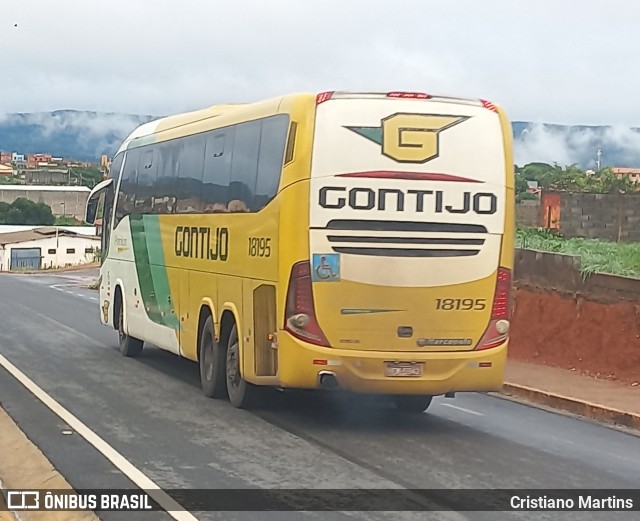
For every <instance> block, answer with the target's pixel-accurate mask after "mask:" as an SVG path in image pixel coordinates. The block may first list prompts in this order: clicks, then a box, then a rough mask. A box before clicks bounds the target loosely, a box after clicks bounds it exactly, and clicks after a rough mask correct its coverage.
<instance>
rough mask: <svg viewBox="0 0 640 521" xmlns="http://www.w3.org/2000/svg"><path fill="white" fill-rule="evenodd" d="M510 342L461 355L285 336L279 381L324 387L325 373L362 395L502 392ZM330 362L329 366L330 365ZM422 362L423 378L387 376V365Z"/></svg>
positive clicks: (280, 342) (299, 386)
mask: <svg viewBox="0 0 640 521" xmlns="http://www.w3.org/2000/svg"><path fill="white" fill-rule="evenodd" d="M507 349H508V341H507V342H505V343H504V344H502V345H501V346H498V347H496V348H493V349H486V350H484V351H459V352H432V353H415V352H385V351H353V350H346V349H334V348H325V347H318V346H315V345H313V344H308V343H305V342H300V341H299V340H297V339H295V338H294V337H292V336H291V335H289V334H287V333H284V332H281V333H280V335H279V338H278V351H279V371H278V374H279V379H280V385H281V386H282V387H285V388H296V389H320V388H322V386H320V384H319V375H320V373H322V372H325V373H326V372H330V373H333V374H334V375H335V378H336V379H337V382H338V388H339V389H344V390H348V391H352V392H356V393H384V394H420V395H434V396H435V395H440V394H445V393H448V392H463V391H475V392H488V391H499V390H501V389H502V384H503V381H504V371H505V365H506V359H507ZM325 361H326V363H325ZM387 361H401V362H421V363H423V364H424V365H423V373H422V376H419V377H414V376H402V377H397V376H394V377H389V376H385V364H384V363H385V362H387Z"/></svg>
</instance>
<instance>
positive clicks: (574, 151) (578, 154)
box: [514, 123, 640, 168]
mask: <svg viewBox="0 0 640 521" xmlns="http://www.w3.org/2000/svg"><path fill="white" fill-rule="evenodd" d="M598 149H600V150H601V158H600V160H601V166H640V131H639V130H638V129H634V128H631V127H628V126H624V125H615V126H611V127H575V126H558V125H546V124H541V123H534V124H530V125H528V126H526V127H525V128H524V129H523V130H522V131H521V133H520V134H519V135H516V136H515V140H514V156H515V162H516V164H518V165H525V164H527V163H531V162H536V161H539V162H545V163H554V162H555V163H558V164H560V165H561V166H565V165H571V164H574V163H577V164H578V165H579V166H581V167H582V168H594V167H595V166H596V157H597V152H598Z"/></svg>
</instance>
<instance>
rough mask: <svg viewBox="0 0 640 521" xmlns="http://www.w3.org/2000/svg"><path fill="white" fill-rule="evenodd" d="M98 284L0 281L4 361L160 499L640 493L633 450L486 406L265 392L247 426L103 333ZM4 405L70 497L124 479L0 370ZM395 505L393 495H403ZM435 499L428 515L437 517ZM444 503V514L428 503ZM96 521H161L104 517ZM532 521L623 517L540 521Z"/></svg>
mask: <svg viewBox="0 0 640 521" xmlns="http://www.w3.org/2000/svg"><path fill="white" fill-rule="evenodd" d="M95 273H96V272H95V271H93V272H89V273H87V272H75V273H68V274H64V275H62V274H59V275H51V274H42V275H7V274H0V354H2V355H4V356H5V357H6V358H7V359H8V360H9V361H10V362H11V363H13V364H14V365H15V366H17V367H18V368H19V369H20V370H21V371H22V372H24V373H25V374H26V375H27V376H28V377H29V378H31V379H32V380H33V381H34V382H35V383H36V384H37V385H38V386H40V387H41V388H42V389H43V390H45V391H46V392H47V393H48V394H49V395H50V396H51V397H53V398H54V399H55V400H56V401H58V402H59V403H60V404H61V405H62V406H63V407H65V408H66V409H67V410H69V411H70V412H71V413H73V414H74V415H75V416H76V417H77V418H79V419H80V420H81V421H82V422H84V424H85V425H87V426H88V427H90V428H91V429H92V430H93V431H94V432H95V433H96V434H97V435H98V436H100V437H101V438H103V439H104V440H105V441H107V442H108V443H109V444H110V445H111V446H112V447H113V448H114V449H115V450H116V451H118V452H119V453H120V454H121V455H122V456H124V457H125V458H126V459H127V460H128V461H129V462H131V463H132V464H133V465H134V466H135V467H137V469H139V470H140V471H141V472H143V473H144V474H145V475H146V476H148V477H149V478H150V479H152V480H153V481H154V482H155V483H157V484H158V485H159V486H161V487H163V488H165V489H205V488H209V489H215V488H228V489H233V488H255V487H260V488H289V489H298V488H333V489H343V490H344V489H353V488H361V489H370V488H400V489H449V488H454V489H457V488H472V489H473V488H488V489H491V488H547V489H551V488H574V487H575V488H593V489H597V488H602V487H605V488H635V489H637V488H639V483H640V437H637V436H634V435H632V434H629V433H625V432H620V431H618V430H615V429H612V428H608V427H606V426H601V425H597V424H594V423H591V422H587V421H582V420H580V419H577V418H573V417H569V416H565V415H561V414H556V413H553V412H548V411H544V410H540V409H536V408H533V407H529V406H527V405H523V404H520V403H516V402H513V401H509V400H506V399H501V398H498V397H494V396H488V395H480V394H468V395H458V396H457V397H456V398H455V399H453V400H451V399H444V398H437V399H436V400H434V403H433V404H432V406H431V408H430V409H429V412H428V413H426V414H422V415H419V416H414V417H406V416H402V415H398V414H396V413H395V412H394V411H393V410H392V409H391V408H386V407H383V406H380V405H379V404H374V403H372V402H371V401H370V400H364V399H355V398H345V397H338V396H332V395H318V394H313V393H303V392H294V393H290V392H287V393H280V392H276V391H273V392H271V393H270V394H269V400H268V401H267V404H266V407H264V408H262V409H260V410H257V411H252V412H247V411H242V410H238V409H234V408H232V407H231V406H230V405H229V404H228V403H227V402H224V401H218V400H211V399H207V398H205V397H204V396H203V395H202V394H201V392H200V387H199V376H198V370H197V365H196V364H194V363H192V362H189V361H186V360H181V359H179V358H178V357H176V356H174V355H171V354H169V353H165V352H163V351H160V350H159V349H156V348H153V347H150V348H149V347H145V350H144V352H143V355H142V356H141V357H140V358H138V359H126V358H124V357H122V356H121V355H120V354H119V352H118V349H117V335H116V333H115V332H114V331H113V330H110V329H108V328H105V327H103V326H101V325H100V324H99V320H98V303H97V292H95V291H92V290H89V289H85V288H83V287H82V286H83V285H86V283H87V282H88V281H89V280H91V277H92V276H93V275H95ZM0 401H1V402H2V406H3V407H4V408H5V410H6V411H7V412H8V413H9V414H10V415H11V416H12V417H13V418H14V420H15V421H16V422H17V423H18V424H19V425H20V427H21V428H22V429H23V430H24V431H25V432H26V434H27V436H28V437H29V438H30V439H31V440H33V441H34V442H35V443H36V444H37V445H38V446H39V447H40V449H41V450H42V451H43V452H44V454H45V455H46V456H47V457H48V458H49V459H50V460H51V461H52V462H53V464H54V465H55V466H56V468H58V470H60V472H61V473H62V474H63V475H64V476H65V477H66V478H67V480H68V481H69V482H70V483H71V485H72V486H74V487H76V488H84V489H90V488H132V487H134V485H133V483H132V482H131V480H129V479H128V477H127V476H125V475H124V474H123V473H122V472H120V471H119V470H118V469H117V468H115V467H114V466H113V465H112V464H111V463H110V462H109V461H108V460H107V459H106V458H105V457H104V456H103V455H101V454H100V453H99V452H98V451H97V450H96V449H95V448H93V447H92V446H91V445H90V444H89V443H87V442H86V441H85V440H84V439H83V438H82V437H80V436H79V435H77V434H75V435H64V434H63V433H62V431H63V430H65V429H66V428H67V426H66V425H65V424H64V422H62V421H61V420H60V418H58V417H57V416H56V415H54V414H53V413H52V412H51V411H50V410H49V409H47V408H46V407H45V406H44V405H43V404H42V403H41V402H40V401H39V400H37V399H36V398H35V397H34V396H33V395H32V394H31V393H30V392H28V391H27V390H26V389H25V388H24V387H23V386H22V385H21V384H20V383H19V382H17V381H16V380H15V379H14V378H13V377H12V376H11V375H10V374H9V373H8V372H7V371H5V370H4V369H2V368H0ZM398 494H403V492H398ZM440 499H441V498H439V496H438V495H437V494H435V495H434V496H433V498H431V499H427V501H428V502H429V501H434V502H436V503H438V502H439V501H440ZM438 504H441V503H438ZM99 515H100V517H101V518H103V519H105V520H119V519H170V518H169V516H168V514H165V513H162V514H160V513H141V514H131V513H126V514H125V513H117V512H105V513H100V514H99ZM194 515H195V516H196V517H197V518H198V519H273V520H276V519H277V520H280V519H284V520H287V519H307V518H310V519H323V520H324V519H348V518H349V519H351V518H356V519H376V520H377V519H411V520H413V519H447V520H448V519H451V520H461V521H462V520H477V519H478V520H483V519H487V520H490V519H491V520H493V519H531V518H532V517H533V516H534V515H533V514H531V513H527V512H517V513H511V512H510V513H507V512H477V513H474V512H420V513H411V512H406V513H405V512H387V513H385V512H317V513H316V512H287V513H281V512H271V513H246V512H229V513H226V512H225V513H217V512H196V513H194ZM535 519H560V520H573V519H576V520H578V519H579V520H596V519H597V520H601V519H620V520H622V519H625V520H626V519H631V517H630V514H629V513H602V512H593V513H590V512H563V513H553V512H539V513H536V514H535Z"/></svg>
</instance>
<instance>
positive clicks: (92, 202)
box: [84, 178, 113, 224]
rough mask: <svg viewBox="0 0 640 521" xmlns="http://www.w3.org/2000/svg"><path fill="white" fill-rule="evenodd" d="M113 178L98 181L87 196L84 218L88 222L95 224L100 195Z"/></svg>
mask: <svg viewBox="0 0 640 521" xmlns="http://www.w3.org/2000/svg"><path fill="white" fill-rule="evenodd" d="M112 182H113V179H111V178H110V179H105V180H104V181H102V182H100V183H98V184H97V185H96V186H95V187H94V188H93V190H91V193H90V194H89V197H88V198H87V205H86V207H85V212H84V220H85V222H86V223H87V224H95V223H96V217H97V214H98V205H99V203H100V196H101V195H102V193H103V192H104V191H105V190H106V189H107V188H109V186H111V183H112Z"/></svg>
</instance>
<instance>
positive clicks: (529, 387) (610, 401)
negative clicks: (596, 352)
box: [502, 360, 640, 430]
mask: <svg viewBox="0 0 640 521" xmlns="http://www.w3.org/2000/svg"><path fill="white" fill-rule="evenodd" d="M502 394H504V395H506V396H511V397H515V398H519V399H523V400H526V401H527V402H531V403H533V404H538V405H542V406H546V407H551V408H552V409H555V410H561V411H565V412H569V413H572V414H576V415H578V416H583V417H585V418H589V419H592V420H596V421H599V422H602V423H606V424H610V425H615V426H621V427H627V428H631V429H634V430H640V387H639V386H633V387H632V386H628V385H624V384H622V383H620V382H616V381H610V380H601V379H598V378H594V377H591V376H587V375H583V374H580V373H578V372H576V371H570V370H567V369H560V368H556V367H549V366H544V365H538V364H532V363H527V362H520V361H515V360H509V362H508V363H507V371H506V376H505V384H504V388H503V391H502Z"/></svg>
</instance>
